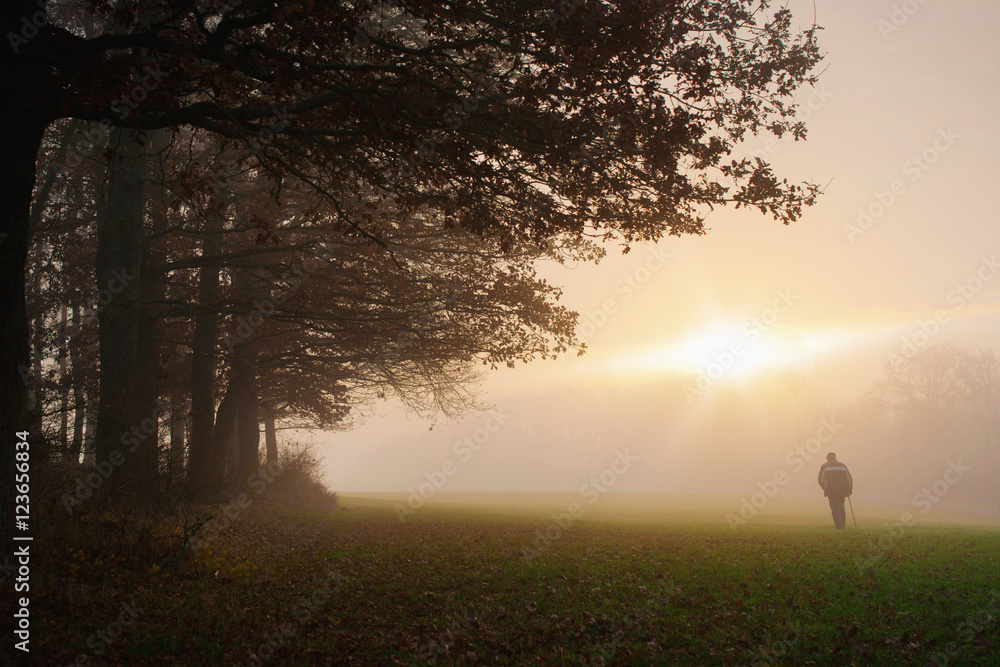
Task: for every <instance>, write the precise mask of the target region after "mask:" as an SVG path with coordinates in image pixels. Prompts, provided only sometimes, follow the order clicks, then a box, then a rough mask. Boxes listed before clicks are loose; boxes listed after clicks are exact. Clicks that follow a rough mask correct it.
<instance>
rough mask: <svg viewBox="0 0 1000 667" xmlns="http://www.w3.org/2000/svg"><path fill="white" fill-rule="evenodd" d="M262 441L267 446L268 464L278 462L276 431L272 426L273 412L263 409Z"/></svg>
mask: <svg viewBox="0 0 1000 667" xmlns="http://www.w3.org/2000/svg"><path fill="white" fill-rule="evenodd" d="M264 443H265V444H266V446H267V462H268V464H271V463H277V462H278V431H277V429H276V428H275V427H274V413H273V412H271V411H270V410H264Z"/></svg>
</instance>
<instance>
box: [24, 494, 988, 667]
mask: <svg viewBox="0 0 1000 667" xmlns="http://www.w3.org/2000/svg"><path fill="white" fill-rule="evenodd" d="M435 500H436V501H437V502H431V503H428V504H427V505H426V506H424V507H421V508H420V509H419V510H417V511H414V512H413V513H412V514H405V515H402V514H401V513H400V512H399V508H400V507H403V506H405V497H404V496H399V497H392V496H378V495H376V494H369V495H358V496H355V497H347V498H342V499H340V509H339V510H335V511H331V512H315V511H301V510H290V509H283V508H279V507H276V506H272V505H268V504H266V503H265V502H256V503H252V504H250V505H249V506H247V507H245V508H243V510H242V511H241V512H239V514H238V516H233V517H232V521H228V522H227V523H229V525H228V526H222V527H220V526H215V528H216V529H215V530H213V531H212V532H210V533H206V535H208V536H209V538H210V539H208V540H206V541H205V543H204V544H203V545H202V546H201V547H200V548H198V549H196V550H188V551H186V552H185V553H184V555H183V557H181V558H180V559H178V560H176V561H169V562H166V563H163V564H162V567H161V566H159V565H158V564H150V566H149V567H147V568H136V567H128V566H124V565H121V564H118V565H115V564H109V563H107V562H95V561H94V556H93V555H91V554H88V553H83V552H80V551H74V550H73V549H69V551H68V552H67V553H65V554H63V553H59V558H60V559H61V562H63V564H62V565H61V566H59V567H56V566H55V560H54V558H55V555H56V552H60V550H61V549H65V548H66V547H64V546H61V545H55V544H49V545H42V544H38V545H37V546H38V548H39V549H42V548H43V547H44V549H45V550H46V551H47V552H50V555H51V556H52V557H53V560H52V563H53V565H52V566H51V567H46V569H45V571H44V572H41V571H40V572H39V573H38V574H36V575H35V576H36V577H37V581H38V585H39V588H40V589H41V590H40V591H38V592H36V593H35V599H36V600H37V603H34V604H36V605H37V606H35V607H34V609H33V613H34V614H35V623H36V628H37V630H36V634H35V635H34V637H33V640H34V642H37V644H36V645H33V647H32V655H33V657H35V659H36V662H37V663H38V664H53V665H70V664H76V665H88V664H94V665H114V664H123V665H124V664H128V665H154V664H155V665H173V664H176V665H195V664H198V665H236V664H240V665H262V664H270V665H313V664H315V665H340V664H358V665H373V664H385V665H393V664H395V665H414V664H470V665H471V664H557V665H605V664H607V665H636V664H639V665H641V664H662V665H675V664H680V665H683V664H693V665H764V664H783V665H863V664H881V665H890V664H891V665H925V664H932V665H998V664H1000V622H998V617H1000V530H997V528H996V525H995V518H993V519H992V521H993V524H994V525H993V526H990V525H988V524H989V521H988V520H985V519H983V520H980V521H979V522H978V523H979V525H976V524H975V523H968V522H966V523H958V519H957V518H955V517H949V516H946V515H938V514H931V515H930V516H929V517H928V518H924V517H921V516H920V515H919V512H916V514H917V517H919V518H915V520H914V521H912V522H908V523H912V524H913V525H906V526H904V525H902V524H901V523H899V524H898V525H895V524H894V522H899V521H900V515H901V511H900V508H894V507H888V506H881V507H878V508H877V511H876V509H875V508H874V507H869V506H868V505H869V504H868V503H866V502H864V501H861V500H859V499H855V500H856V503H855V505H856V509H858V510H859V529H858V530H854V529H853V526H851V528H850V529H849V530H847V531H843V532H837V531H834V530H833V528H832V526H831V525H829V524H830V520H829V517H828V516H827V515H826V514H824V513H823V510H824V509H825V507H824V503H823V502H822V498H820V500H819V501H815V500H812V501H809V502H797V503H796V502H791V501H786V503H785V504H784V505H781V506H778V505H777V503H775V504H774V505H775V506H774V507H771V506H769V507H767V508H766V509H767V510H769V511H768V512H766V513H765V512H761V514H760V516H758V517H754V520H752V521H749V522H748V523H747V524H746V525H741V526H739V527H738V528H737V529H736V530H733V529H732V528H731V527H730V526H729V525H728V524H727V523H726V520H725V518H724V517H725V514H726V513H727V512H730V511H733V508H734V507H738V505H737V503H738V500H733V499H729V498H714V497H696V496H687V497H667V496H634V497H630V496H627V495H625V494H621V495H616V494H607V495H606V496H604V497H602V498H601V499H600V502H596V503H595V504H594V505H593V506H588V505H587V503H586V501H583V502H582V505H583V510H582V512H581V511H577V510H576V508H574V507H573V505H572V504H573V503H574V502H578V501H580V500H581V498H580V497H579V496H575V495H574V494H544V495H537V496H531V497H528V496H527V495H524V494H521V495H517V494H509V495H507V496H501V495H490V494H462V495H460V494H451V495H448V494H441V497H439V498H435ZM862 507H863V509H862ZM911 509H912V508H911ZM903 511H905V508H903ZM571 512H572V513H573V514H576V516H575V517H574V516H573V514H571ZM399 516H403V520H400V518H399ZM932 519H933V520H932ZM849 525H850V522H849ZM210 526H211V524H206V526H204V527H203V529H205V530H206V531H207V530H208V528H209V527H210Z"/></svg>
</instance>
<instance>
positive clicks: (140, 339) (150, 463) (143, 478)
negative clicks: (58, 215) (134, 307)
mask: <svg viewBox="0 0 1000 667" xmlns="http://www.w3.org/2000/svg"><path fill="white" fill-rule="evenodd" d="M142 281H143V283H144V284H145V285H148V284H149V281H148V280H145V277H143V279H142ZM144 294H146V293H145V292H144ZM146 295H148V294H146ZM145 310H146V309H145V308H144V307H143V306H142V305H140V306H139V321H138V325H137V335H136V352H135V357H136V358H135V375H136V378H137V379H138V380H139V381H138V382H137V383H136V392H135V401H136V406H135V410H136V418H137V419H140V421H138V422H136V423H138V424H141V425H142V429H141V430H142V432H143V434H144V435H146V433H145V432H146V425H148V424H150V422H152V426H153V432H152V433H150V434H148V436H147V437H146V438H145V439H142V440H141V441H140V445H139V449H137V450H136V452H135V455H136V456H137V457H138V459H137V465H138V467H139V475H140V483H141V485H142V488H143V489H146V490H150V491H152V490H153V489H157V488H159V483H160V480H159V464H160V447H159V445H160V438H159V435H160V433H159V423H160V412H161V408H160V405H159V402H158V401H157V399H158V398H159V391H158V388H159V376H160V358H159V354H158V350H157V349H156V331H157V325H158V321H157V319H156V317H154V316H153V315H152V314H150V313H148V312H144V311H145Z"/></svg>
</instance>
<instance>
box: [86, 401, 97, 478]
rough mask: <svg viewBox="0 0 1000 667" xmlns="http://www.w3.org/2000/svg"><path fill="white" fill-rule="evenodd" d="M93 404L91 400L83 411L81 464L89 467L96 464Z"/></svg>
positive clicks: (95, 419)
mask: <svg viewBox="0 0 1000 667" xmlns="http://www.w3.org/2000/svg"><path fill="white" fill-rule="evenodd" d="M94 403H95V401H94V400H93V399H91V400H90V401H89V402H88V403H87V407H86V408H85V409H84V410H85V413H84V416H85V422H84V427H83V463H84V465H89V466H92V465H95V464H96V463H97V406H96V405H94Z"/></svg>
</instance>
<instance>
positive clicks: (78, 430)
mask: <svg viewBox="0 0 1000 667" xmlns="http://www.w3.org/2000/svg"><path fill="white" fill-rule="evenodd" d="M79 327H80V304H77V303H75V304H73V331H77V330H78V328H79ZM80 356H81V355H80V347H79V345H77V344H76V341H73V340H72V339H71V340H70V341H69V363H70V366H71V368H72V369H73V370H72V373H73V375H72V378H71V379H72V382H73V441H72V442H71V443H70V447H69V457H68V458H69V460H70V461H71V462H72V463H79V462H80V451H81V450H82V449H83V425H84V417H85V415H86V414H87V412H86V405H87V399H86V394H85V393H84V390H83V382H84V378H85V377H86V376H87V374H86V372H85V371H84V368H83V360H82V359H81V358H80Z"/></svg>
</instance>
